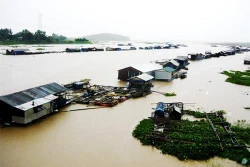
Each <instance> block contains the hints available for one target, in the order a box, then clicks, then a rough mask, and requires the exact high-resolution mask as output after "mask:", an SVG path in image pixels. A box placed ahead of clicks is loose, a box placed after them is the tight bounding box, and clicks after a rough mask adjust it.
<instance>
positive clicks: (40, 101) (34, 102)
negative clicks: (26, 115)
mask: <svg viewBox="0 0 250 167" xmlns="http://www.w3.org/2000/svg"><path fill="white" fill-rule="evenodd" d="M56 98H57V96H54V95H49V96H46V97H43V98H39V99H35V100H32V101H29V102H27V103H24V104H21V105H18V106H15V107H16V108H19V109H20V110H23V111H26V110H28V109H31V108H34V107H37V106H40V105H42V104H45V103H48V102H50V101H52V100H54V99H56Z"/></svg>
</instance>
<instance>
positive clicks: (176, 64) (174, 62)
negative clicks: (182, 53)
mask: <svg viewBox="0 0 250 167" xmlns="http://www.w3.org/2000/svg"><path fill="white" fill-rule="evenodd" d="M170 62H171V63H172V64H173V65H175V66H177V67H178V66H179V65H180V64H179V63H178V62H177V61H175V60H171V61H170Z"/></svg>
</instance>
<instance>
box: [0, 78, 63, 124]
mask: <svg viewBox="0 0 250 167" xmlns="http://www.w3.org/2000/svg"><path fill="white" fill-rule="evenodd" d="M66 90H67V89H66V88H65V87H63V86H61V85H59V84H57V83H55V82H54V83H50V84H46V85H43V86H39V87H35V88H31V89H27V90H23V91H20V92H16V93H13V94H8V95H4V96H0V117H1V118H2V120H3V121H4V122H9V123H11V122H12V123H18V124H27V123H30V122H32V121H34V120H36V119H39V118H41V117H43V116H46V115H48V114H50V113H53V112H55V111H57V109H58V108H59V107H61V106H63V105H65V104H66V103H67V100H66V99H65V97H64V95H65V93H66Z"/></svg>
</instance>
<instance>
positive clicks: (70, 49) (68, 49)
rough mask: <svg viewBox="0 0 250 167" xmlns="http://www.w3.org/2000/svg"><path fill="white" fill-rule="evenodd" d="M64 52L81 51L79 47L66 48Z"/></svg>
mask: <svg viewBox="0 0 250 167" xmlns="http://www.w3.org/2000/svg"><path fill="white" fill-rule="evenodd" d="M66 52H81V49H79V48H66Z"/></svg>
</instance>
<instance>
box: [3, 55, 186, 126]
mask: <svg viewBox="0 0 250 167" xmlns="http://www.w3.org/2000/svg"><path fill="white" fill-rule="evenodd" d="M177 61H179V62H182V63H178V62H177ZM161 64H162V63H159V61H156V63H148V64H144V65H137V66H131V67H127V68H124V69H120V70H118V79H120V80H123V81H127V85H126V87H112V86H101V85H90V84H89V80H87V81H79V82H74V83H72V84H67V85H59V84H57V83H50V84H46V85H42V86H38V87H35V88H30V89H27V90H23V91H20V92H16V93H13V94H9V95H4V96H0V108H1V110H0V118H2V120H3V122H5V123H6V122H7V123H17V124H28V123H31V122H33V121H35V120H37V119H39V118H41V117H44V116H46V115H49V114H52V113H54V112H57V111H58V110H59V109H60V108H61V107H63V106H65V105H67V104H70V103H71V102H76V103H80V104H88V105H97V106H104V107H113V106H115V105H117V104H118V103H120V102H123V101H125V100H127V99H129V98H131V97H132V98H137V97H144V96H146V95H147V94H150V93H151V87H152V86H153V84H152V80H153V79H154V78H155V79H160V80H166V81H171V80H172V79H173V78H174V74H175V73H176V72H177V71H178V70H179V69H181V68H182V67H181V66H180V64H182V65H183V67H185V66H186V65H187V64H188V60H187V58H186V59H185V58H183V57H179V58H178V57H177V58H176V59H175V60H168V61H166V63H165V64H164V65H161Z"/></svg>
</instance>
